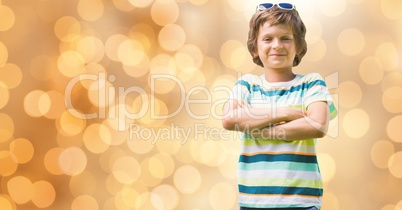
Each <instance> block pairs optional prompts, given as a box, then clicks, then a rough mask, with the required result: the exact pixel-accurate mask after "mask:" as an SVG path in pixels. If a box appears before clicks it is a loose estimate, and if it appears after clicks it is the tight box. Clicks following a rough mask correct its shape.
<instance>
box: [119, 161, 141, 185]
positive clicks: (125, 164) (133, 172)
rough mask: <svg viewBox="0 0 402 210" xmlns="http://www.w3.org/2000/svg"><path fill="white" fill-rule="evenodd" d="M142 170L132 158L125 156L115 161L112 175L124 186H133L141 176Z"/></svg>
mask: <svg viewBox="0 0 402 210" xmlns="http://www.w3.org/2000/svg"><path fill="white" fill-rule="evenodd" d="M140 173H141V168H140V165H139V163H138V161H137V160H136V159H135V158H133V157H130V156H123V157H120V158H118V159H117V160H115V161H114V163H113V166H112V174H113V176H114V178H115V179H116V180H117V181H118V182H120V183H122V184H132V183H134V182H135V181H136V180H137V179H138V177H139V176H140Z"/></svg>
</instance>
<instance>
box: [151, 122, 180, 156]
mask: <svg viewBox="0 0 402 210" xmlns="http://www.w3.org/2000/svg"><path fill="white" fill-rule="evenodd" d="M161 129H163V128H161ZM169 129H170V128H169ZM160 131H162V130H160ZM169 135H173V134H169ZM178 138H181V137H178ZM183 138H184V137H183ZM181 146H183V145H182V142H181V139H177V140H174V139H172V140H164V141H158V142H157V143H156V148H157V149H158V150H159V152H161V153H165V154H169V155H174V154H176V153H177V152H178V151H179V150H180V148H181Z"/></svg>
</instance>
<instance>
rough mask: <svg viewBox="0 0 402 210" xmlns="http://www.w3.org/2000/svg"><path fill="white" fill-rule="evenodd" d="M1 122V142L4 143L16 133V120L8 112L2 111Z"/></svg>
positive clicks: (0, 114)
mask: <svg viewBox="0 0 402 210" xmlns="http://www.w3.org/2000/svg"><path fill="white" fill-rule="evenodd" d="M0 122H1V123H0V143H4V142H6V141H8V140H9V139H10V138H11V137H12V136H13V135H14V121H13V119H11V117H10V116H9V115H8V114H4V113H0Z"/></svg>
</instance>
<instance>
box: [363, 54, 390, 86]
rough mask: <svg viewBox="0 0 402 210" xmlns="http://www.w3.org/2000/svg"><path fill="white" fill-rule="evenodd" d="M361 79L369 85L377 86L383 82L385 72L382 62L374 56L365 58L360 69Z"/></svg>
mask: <svg viewBox="0 0 402 210" xmlns="http://www.w3.org/2000/svg"><path fill="white" fill-rule="evenodd" d="M359 74H360V78H362V80H363V81H364V82H365V83H366V84H368V85H375V84H378V83H379V82H381V80H382V78H383V77H384V71H383V68H382V65H381V61H380V60H379V59H378V58H376V57H373V56H370V57H367V58H365V59H364V60H363V61H362V62H361V63H360V67H359Z"/></svg>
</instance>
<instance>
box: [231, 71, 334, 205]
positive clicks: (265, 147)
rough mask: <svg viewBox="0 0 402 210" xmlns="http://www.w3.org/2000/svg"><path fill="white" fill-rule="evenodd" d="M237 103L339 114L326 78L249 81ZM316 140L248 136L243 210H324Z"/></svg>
mask: <svg viewBox="0 0 402 210" xmlns="http://www.w3.org/2000/svg"><path fill="white" fill-rule="evenodd" d="M231 98H233V99H236V100H238V101H243V102H246V103H248V104H250V105H251V107H255V108H257V107H260V108H264V107H265V108H270V109H272V110H274V109H275V108H276V107H296V108H297V107H299V108H303V109H307V107H308V105H309V104H311V103H313V102H317V101H326V102H327V104H328V105H329V108H330V117H331V119H332V118H334V117H335V116H336V113H337V111H336V109H335V107H334V105H333V103H332V100H331V97H330V94H329V92H328V89H327V87H326V84H325V82H324V80H323V79H322V77H321V76H320V75H319V74H317V73H311V74H307V75H296V77H295V78H294V79H293V80H292V81H289V82H279V83H269V82H267V81H266V80H265V75H262V76H256V75H251V74H246V75H243V76H242V77H241V78H240V79H239V80H238V81H237V83H236V84H235V87H234V89H233V91H232V94H231ZM315 144H316V140H315V139H309V140H301V141H282V140H273V139H257V138H253V137H251V136H249V135H247V134H244V135H243V139H242V144H241V145H242V146H241V154H240V158H239V164H238V186H239V205H240V206H242V207H249V208H291V207H310V206H315V207H317V208H321V202H322V201H321V200H322V195H323V188H322V180H321V174H320V169H319V166H318V162H317V156H316V151H315Z"/></svg>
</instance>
